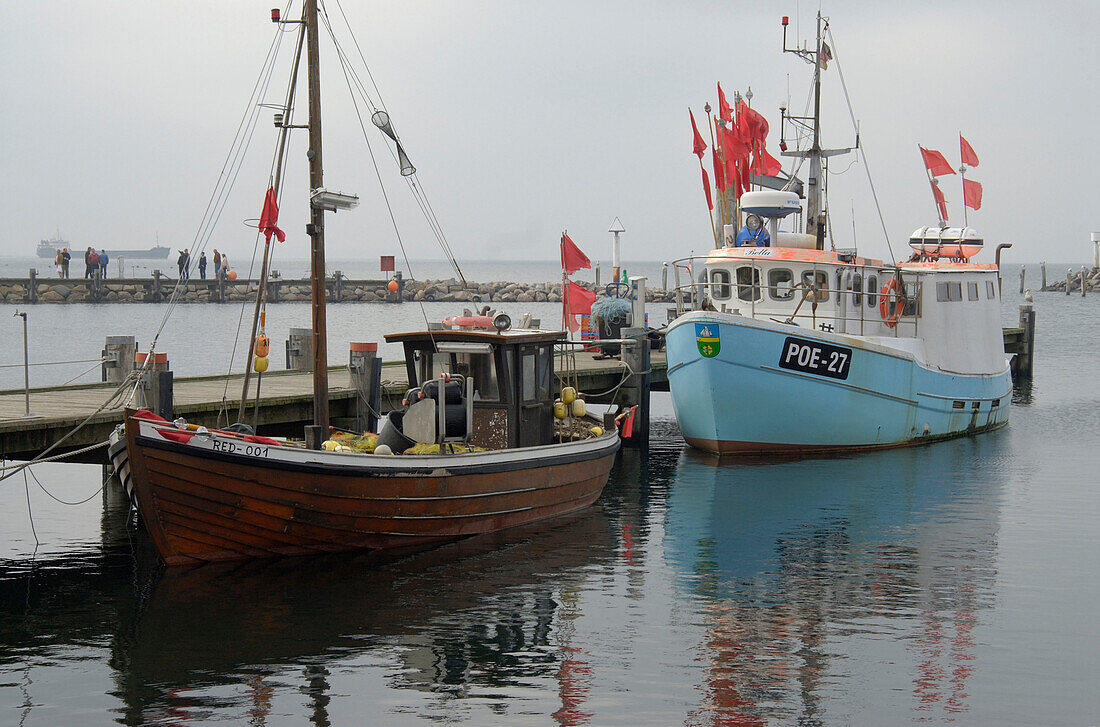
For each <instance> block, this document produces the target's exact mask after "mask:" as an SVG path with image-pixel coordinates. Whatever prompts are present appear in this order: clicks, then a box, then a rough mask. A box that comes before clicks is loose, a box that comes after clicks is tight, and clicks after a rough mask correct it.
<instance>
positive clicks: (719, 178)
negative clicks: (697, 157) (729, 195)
mask: <svg viewBox="0 0 1100 727" xmlns="http://www.w3.org/2000/svg"><path fill="white" fill-rule="evenodd" d="M710 157H711V161H713V162H714V186H715V187H717V188H718V189H719V190H724V189H725V188H726V175H725V174H723V172H722V159H721V158H720V157H719V156H718V150H717V149H711V150H710Z"/></svg>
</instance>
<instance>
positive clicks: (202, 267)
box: [199, 252, 206, 280]
mask: <svg viewBox="0 0 1100 727" xmlns="http://www.w3.org/2000/svg"><path fill="white" fill-rule="evenodd" d="M199 277H200V278H202V279H203V280H206V253H205V252H203V253H202V254H201V255H199Z"/></svg>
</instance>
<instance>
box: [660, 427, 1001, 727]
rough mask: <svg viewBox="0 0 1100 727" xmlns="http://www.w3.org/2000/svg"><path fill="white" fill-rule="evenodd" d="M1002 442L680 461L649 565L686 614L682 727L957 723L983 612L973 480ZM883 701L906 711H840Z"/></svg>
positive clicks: (983, 504) (989, 574)
mask: <svg viewBox="0 0 1100 727" xmlns="http://www.w3.org/2000/svg"><path fill="white" fill-rule="evenodd" d="M1003 441H1004V438H1003V437H999V436H998V435H997V434H993V435H988V436H986V437H981V438H974V439H962V440H956V441H954V442H948V443H943V444H940V445H937V446H934V447H924V448H914V449H907V450H898V451H894V452H883V453H877V454H871V455H861V456H858V457H852V458H841V459H832V460H822V459H815V460H806V461H794V462H779V463H773V464H770V465H760V464H757V465H752V466H747V465H743V464H737V463H728V462H724V461H719V460H716V459H714V458H711V457H707V456H704V455H700V454H696V453H695V452H694V451H690V450H685V451H684V452H683V453H682V454H681V456H680V457H679V460H678V461H677V462H676V463H675V466H674V469H673V471H672V472H671V473H670V474H669V481H670V482H671V483H672V484H671V486H670V492H669V497H668V513H667V535H666V539H665V551H666V557H667V558H668V559H669V560H670V561H671V562H672V563H674V570H675V572H676V573H677V574H678V575H679V581H678V583H679V587H680V588H682V589H684V590H685V591H686V592H689V593H691V594H692V595H694V596H696V597H698V598H699V599H700V602H701V607H700V610H701V626H702V628H703V632H704V634H705V636H704V638H703V641H702V643H701V644H700V648H701V653H702V657H701V658H702V660H703V661H704V663H705V667H704V675H703V679H702V682H701V683H700V684H699V690H700V692H701V694H702V705H701V706H700V708H699V709H697V710H695V711H693V712H692V713H691V715H690V716H689V719H688V720H687V723H688V724H704V723H706V724H714V723H715V722H716V721H717V722H718V723H723V724H745V725H763V724H768V723H769V720H773V719H776V718H779V719H782V720H785V721H786V720H789V721H796V720H797V721H798V723H799V724H824V723H831V722H835V721H837V720H838V719H840V720H849V719H851V717H852V716H853V714H859V715H861V717H862V718H863V719H864V720H866V717H867V714H868V713H869V712H870V713H872V714H873V713H874V712H875V711H876V710H877V709H881V710H882V717H883V719H884V720H885V721H887V722H888V721H891V720H890V715H891V714H893V718H894V719H896V717H897V708H898V707H904V706H906V705H907V706H908V707H909V708H910V709H911V711H912V715H913V717H914V718H917V719H946V718H950V717H952V716H954V715H958V714H960V713H963V712H966V711H967V709H968V700H967V698H968V689H969V687H968V681H969V677H970V674H971V671H972V669H973V659H974V641H973V636H972V631H973V629H974V626H975V624H976V622H977V621H978V618H979V614H980V613H981V612H982V611H983V610H985V609H988V608H990V607H991V606H992V603H993V587H994V585H995V576H996V571H995V557H994V556H995V554H996V547H997V531H998V520H997V515H998V512H999V509H1000V502H999V500H1000V497H1001V483H1000V481H999V479H998V477H997V476H996V475H995V474H994V471H995V470H996V468H995V467H990V466H989V465H990V463H991V462H992V461H995V460H996V459H997V458H998V457H999V456H1000V454H1001V450H1002V448H1003V446H1004V445H1003ZM888 675H889V676H888ZM892 690H893V691H896V690H905V691H907V692H908V694H909V697H908V699H901V700H900V704H898V703H897V701H895V700H892V699H886V700H884V701H883V704H882V705H881V706H876V704H875V703H874V702H873V701H872V702H870V703H867V704H859V703H858V702H859V700H853V699H852V694H853V693H866V694H875V693H878V694H889V693H890V691H892ZM841 695H847V698H846V699H839V700H838V699H836V697H838V696H841ZM849 710H850V711H849Z"/></svg>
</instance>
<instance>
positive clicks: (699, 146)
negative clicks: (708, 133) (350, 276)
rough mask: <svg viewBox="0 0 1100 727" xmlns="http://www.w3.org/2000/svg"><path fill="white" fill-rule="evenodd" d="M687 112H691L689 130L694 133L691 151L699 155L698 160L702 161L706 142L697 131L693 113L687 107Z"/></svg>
mask: <svg viewBox="0 0 1100 727" xmlns="http://www.w3.org/2000/svg"><path fill="white" fill-rule="evenodd" d="M688 113H689V114H691V130H692V132H693V133H694V134H695V141H694V147H693V148H692V150H691V151H692V152H693V153H694V154H695V156H697V157H699V161H703V152H705V151H706V150H707V143H706V142H705V141H703V135H702V134H700V133H699V127H698V126H696V125H695V114H693V113H691V109H688Z"/></svg>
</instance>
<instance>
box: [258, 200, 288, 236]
mask: <svg viewBox="0 0 1100 727" xmlns="http://www.w3.org/2000/svg"><path fill="white" fill-rule="evenodd" d="M278 222H279V203H278V202H276V201H275V189H274V188H273V187H268V188H267V195H266V196H264V209H263V211H262V212H260V232H262V233H264V236H265V237H266V238H267V241H268V242H271V236H272V235H275V239H276V240H278V241H279V242H283V241H284V240H286V235H285V234H284V233H283V231H282V230H280V229H279V228H278V227H276V224H277V223H278Z"/></svg>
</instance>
